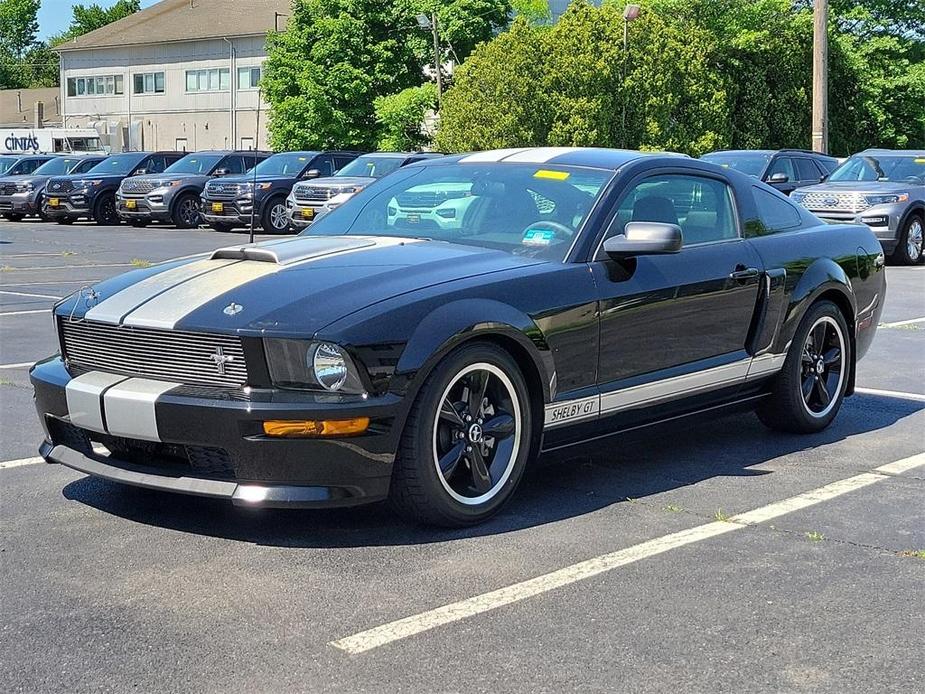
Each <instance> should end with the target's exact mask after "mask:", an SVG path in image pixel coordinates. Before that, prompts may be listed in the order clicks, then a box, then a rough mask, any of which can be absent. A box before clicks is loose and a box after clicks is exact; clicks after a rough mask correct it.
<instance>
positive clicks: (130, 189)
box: [122, 178, 154, 195]
mask: <svg viewBox="0 0 925 694" xmlns="http://www.w3.org/2000/svg"><path fill="white" fill-rule="evenodd" d="M152 190H154V181H149V180H146V179H133V178H127V179H125V180H124V181H122V192H123V193H137V194H139V195H144V194H145V193H150V192H151V191H152Z"/></svg>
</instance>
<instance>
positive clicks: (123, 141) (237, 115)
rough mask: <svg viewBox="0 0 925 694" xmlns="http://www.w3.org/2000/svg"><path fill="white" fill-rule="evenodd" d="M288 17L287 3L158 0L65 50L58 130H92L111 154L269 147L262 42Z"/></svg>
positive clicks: (62, 48)
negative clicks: (261, 87) (260, 84)
mask: <svg viewBox="0 0 925 694" xmlns="http://www.w3.org/2000/svg"><path fill="white" fill-rule="evenodd" d="M290 12H291V8H290V0H162V1H161V2H158V3H156V4H154V5H152V6H151V7H148V8H146V9H144V10H141V11H140V12H136V13H135V14H133V15H130V16H129V17H126V18H124V19H121V20H119V21H118V22H113V23H112V24H109V25H108V26H105V27H102V28H100V29H97V30H96V31H92V32H90V33H89V34H84V35H83V36H80V37H78V38H77V39H75V40H73V41H69V42H67V43H65V44H61V45H59V46H58V47H57V48H56V50H57V51H58V52H59V54H60V56H61V99H60V103H61V104H62V105H63V107H62V109H61V112H62V120H63V122H64V125H65V126H66V127H78V126H87V125H89V126H92V127H95V128H96V129H97V130H98V131H99V132H100V134H101V136H102V138H103V141H104V143H106V144H108V145H110V146H111V147H112V149H113V151H119V150H123V149H125V150H157V149H178V150H184V149H185V150H189V151H193V150H198V149H232V148H244V149H248V148H252V147H254V146H255V145H256V147H257V148H265V147H266V142H267V131H266V122H267V104H266V103H263V102H262V100H260V99H259V92H258V87H257V85H258V82H259V79H260V75H261V68H262V65H263V62H264V60H265V59H266V36H267V33H268V32H269V31H273V30H274V29H275V28H276V27H279V28H280V29H282V28H283V27H284V25H285V22H286V20H287V19H288V16H289V13H290ZM258 108H259V110H260V114H259V116H260V132H259V134H258V133H257V120H258Z"/></svg>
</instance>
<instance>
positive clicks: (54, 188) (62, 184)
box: [45, 178, 74, 193]
mask: <svg viewBox="0 0 925 694" xmlns="http://www.w3.org/2000/svg"><path fill="white" fill-rule="evenodd" d="M45 189H46V190H47V191H48V192H49V193H70V192H71V191H72V190H73V189H74V184H73V183H72V182H71V181H69V180H68V179H66V178H62V179H56V178H53V179H51V180H50V181H49V182H48V185H47V186H46V188H45Z"/></svg>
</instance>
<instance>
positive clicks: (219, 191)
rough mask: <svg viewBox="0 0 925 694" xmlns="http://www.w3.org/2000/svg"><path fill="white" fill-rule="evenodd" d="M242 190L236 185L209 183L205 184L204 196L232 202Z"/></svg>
mask: <svg viewBox="0 0 925 694" xmlns="http://www.w3.org/2000/svg"><path fill="white" fill-rule="evenodd" d="M243 192H244V190H242V189H241V187H239V186H238V184H237V183H218V182H215V183H213V182H209V183H207V184H206V195H207V196H208V197H209V198H212V199H215V200H234V199H235V198H236V197H238V195H240V194H242V193H243Z"/></svg>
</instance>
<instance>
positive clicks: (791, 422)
mask: <svg viewBox="0 0 925 694" xmlns="http://www.w3.org/2000/svg"><path fill="white" fill-rule="evenodd" d="M848 334H849V333H848V325H847V323H846V322H845V317H844V316H843V315H842V312H841V311H840V310H839V309H838V307H837V306H836V305H835V304H833V303H832V302H831V301H820V302H818V303H816V304H813V305H812V306H811V307H810V309H809V311H807V313H806V315H805V316H803V320H802V321H800V325H799V326H798V327H797V331H796V333H795V334H794V336H793V342H792V343H791V345H790V351H789V352H787V358H786V360H785V361H784V367H783V369H781V371H780V373H779V374H778V375H777V378H776V381H775V383H774V389H773V391H772V392H771V395H770V396H769V397H768V398H765V400H764V402H762V403H761V405H760V406H759V408H758V410H757V413H758V418H759V419H760V420H761V421H762V422H763V423H764V424H765V425H766V426H768V427H770V428H771V429H776V430H778V431H786V432H791V433H796V434H812V433H815V432H818V431H822V430H823V429H825V428H826V427H827V426H829V424H831V423H832V420H833V419H835V415H837V414H838V410H839V409H840V408H841V404H842V401H843V400H844V398H845V390H846V389H847V387H848V376H849V374H850V370H851V365H852V359H853V355H852V354H851V340H850V339H849V337H848Z"/></svg>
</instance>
